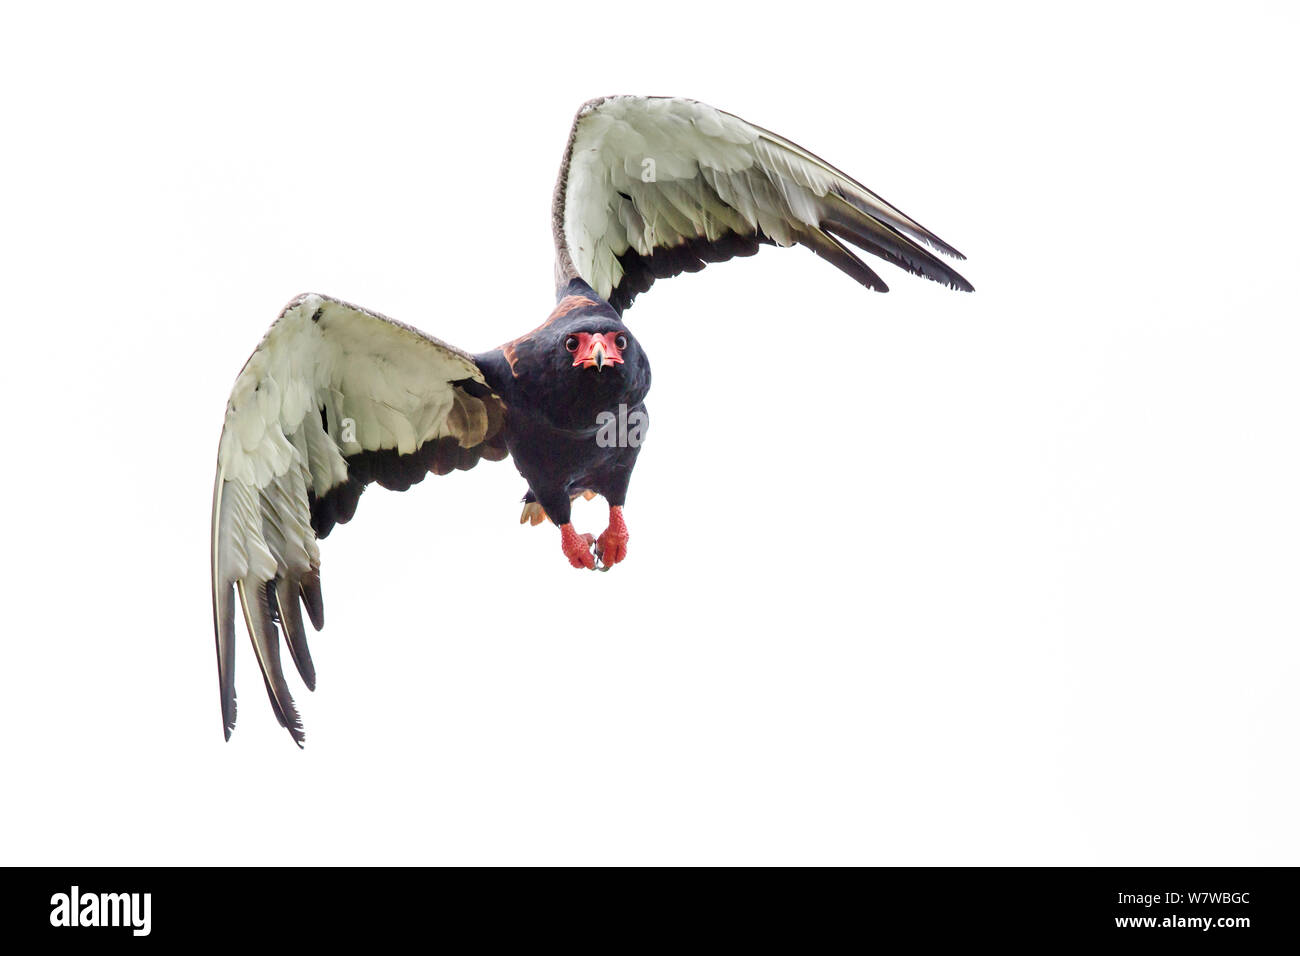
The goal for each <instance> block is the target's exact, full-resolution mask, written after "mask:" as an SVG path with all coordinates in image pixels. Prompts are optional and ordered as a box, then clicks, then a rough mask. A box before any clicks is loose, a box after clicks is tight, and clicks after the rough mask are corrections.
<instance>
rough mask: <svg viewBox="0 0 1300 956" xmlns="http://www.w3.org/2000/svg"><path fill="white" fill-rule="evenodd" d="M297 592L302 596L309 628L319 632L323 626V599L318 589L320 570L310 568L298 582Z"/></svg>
mask: <svg viewBox="0 0 1300 956" xmlns="http://www.w3.org/2000/svg"><path fill="white" fill-rule="evenodd" d="M298 592H299V593H300V594H301V595H302V603H303V606H304V607H306V608H307V617H309V618H310V619H311V626H312V627H314V628H315V629H316V630H318V631H319V630H320V629H321V628H323V627H324V626H325V598H324V595H322V594H321V589H320V569H319V568H312V569H311V571H309V572H308V573H307V574H304V575H303V576H302V578H301V580H299V581H298Z"/></svg>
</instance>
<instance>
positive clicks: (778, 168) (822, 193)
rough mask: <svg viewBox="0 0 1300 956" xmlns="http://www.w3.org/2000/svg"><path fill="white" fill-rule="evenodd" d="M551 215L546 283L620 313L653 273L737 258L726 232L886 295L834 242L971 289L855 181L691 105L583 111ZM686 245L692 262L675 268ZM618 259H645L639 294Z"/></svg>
mask: <svg viewBox="0 0 1300 956" xmlns="http://www.w3.org/2000/svg"><path fill="white" fill-rule="evenodd" d="M554 218H555V238H556V260H557V261H556V278H557V284H558V285H560V286H563V285H564V284H565V283H566V282H567V281H568V280H569V279H572V278H581V279H583V280H585V281H586V282H587V283H588V284H589V285H590V286H591V287H592V288H593V289H594V290H595V291H596V293H597V294H599V295H600V296H602V297H604V298H606V299H609V300H610V301H611V302H613V303H614V304H615V305H616V307H619V308H624V307H626V305H628V304H629V303H630V301H631V298H632V297H634V296H635V295H636V294H637V292H639V291H643V288H645V287H648V285H649V282H653V280H654V276H658V277H660V278H662V277H663V276H664V275H667V274H676V272H679V271H682V270H683V268H685V269H698V268H702V267H703V262H708V261H720V259H721V258H729V257H730V256H731V255H737V254H747V253H745V252H736V251H729V249H728V248H727V247H725V245H723V244H722V241H723V240H724V239H725V238H726V237H728V236H732V237H743V238H746V239H754V240H757V241H760V242H767V243H771V244H775V245H778V246H790V245H794V244H795V243H801V244H804V245H807V246H809V247H810V248H812V249H813V251H815V252H817V253H818V254H819V255H822V256H824V257H825V258H827V259H829V260H830V261H831V262H832V263H833V264H834V265H836V266H838V267H839V268H841V269H842V270H843V271H845V272H847V273H849V274H850V275H852V276H853V277H854V278H856V279H857V280H858V281H859V282H862V283H863V284H864V285H868V286H870V287H872V288H876V289H879V290H881V291H885V290H886V286H885V284H884V283H883V282H882V281H880V279H879V277H878V276H876V275H875V274H874V273H873V272H872V271H871V270H870V269H869V268H867V267H866V265H865V264H864V263H862V262H861V261H860V260H858V259H857V258H856V257H855V256H853V254H852V253H851V252H850V251H849V250H848V249H847V248H845V247H844V246H843V245H842V244H841V243H840V242H839V241H838V239H836V238H835V236H839V237H841V238H845V239H848V241H850V242H853V243H854V244H855V245H858V246H860V247H861V248H864V249H866V250H867V251H868V252H871V253H873V254H876V255H880V256H882V257H883V258H886V259H889V260H890V261H891V262H894V263H895V264H896V265H899V266H901V267H903V268H905V269H908V270H909V271H911V272H914V273H916V274H919V275H925V276H927V277H928V278H932V279H936V280H937V281H941V282H944V283H946V284H948V285H950V286H952V287H954V288H959V289H969V288H970V284H969V283H968V282H967V281H966V280H965V279H964V278H962V277H961V276H960V275H959V274H957V273H956V272H955V271H954V270H952V269H951V268H950V267H949V266H947V265H946V264H945V263H943V262H942V261H941V260H939V259H938V258H936V257H935V256H933V255H932V254H931V253H930V252H929V251H928V250H927V249H924V248H923V247H922V246H921V245H920V243H925V244H927V245H929V246H931V247H933V248H935V249H938V250H939V251H941V252H943V253H945V254H947V255H951V256H954V257H956V258H961V254H960V253H958V252H957V251H956V250H955V249H953V248H952V247H951V246H949V245H948V244H946V243H944V242H943V240H941V239H939V238H938V237H937V236H935V235H933V234H932V233H930V232H929V231H928V230H926V229H925V228H924V227H922V226H921V225H919V224H918V223H917V222H915V221H914V220H912V219H910V218H908V217H907V216H905V215H904V214H903V213H901V212H899V211H898V210H897V209H895V208H894V207H893V206H890V205H889V204H888V203H886V202H884V200H882V199H880V198H879V197H878V196H876V195H875V194H874V193H872V192H870V191H869V190H868V189H866V188H865V187H864V186H862V185H861V184H860V183H858V182H856V181H854V180H853V179H851V178H849V177H848V176H846V175H845V174H844V173H842V172H840V171H839V170H838V169H836V168H835V167H833V166H831V165H830V164H828V163H826V162H825V161H824V160H821V159H819V158H818V157H816V156H814V155H813V154H812V153H810V152H808V151H807V150H805V149H803V148H802V147H800V146H798V145H796V144H794V143H792V142H790V141H789V140H786V139H784V138H783V137H780V136H778V135H776V134H775V133H772V132H769V131H768V130H765V129H762V128H761V127H758V126H754V125H753V124H751V123H748V122H746V121H745V120H742V119H740V118H739V117H737V116H733V115H731V114H730V113H724V112H722V111H721V110H717V109H714V108H713V107H711V106H708V105H706V104H704V103H699V102H696V101H694V100H688V99H681V98H675V97H644V96H613V97H606V98H603V99H598V100H592V101H591V102H589V103H587V104H585V105H584V106H583V107H582V109H581V110H579V112H578V115H577V117H576V118H575V120H574V125H573V130H572V132H571V134H570V139H569V149H568V151H567V153H566V155H565V161H564V164H563V165H562V167H561V172H560V181H559V183H558V184H557V187H556V198H555V216H554ZM701 242H703V243H704V246H700V245H698V244H699V243H701ZM690 243H695V244H696V245H695V246H693V247H692V250H691V253H692V254H693V253H696V252H698V253H699V255H700V258H694V257H690V258H687V256H688V254H687V253H686V251H685V249H684V247H686V246H687V244H690ZM713 243H718V247H717V248H715V249H709V248H707V247H708V246H709V244H713ZM733 248H734V247H733ZM665 250H678V253H679V254H678V255H677V256H676V257H674V256H672V255H671V254H665ZM701 250H702V251H701ZM748 251H751V252H752V251H753V249H752V248H749V250H748ZM629 254H631V255H632V256H633V257H640V258H644V259H646V260H647V261H648V266H647V270H646V273H645V274H644V275H642V276H640V277H639V281H640V282H641V285H642V288H636V289H620V286H621V284H622V283H623V282H624V279H625V272H626V269H625V265H624V257H625V256H627V255H629ZM656 256H657V257H658V258H655V257H656ZM665 260H668V261H665ZM683 263H687V264H685V265H683ZM652 274H653V275H652Z"/></svg>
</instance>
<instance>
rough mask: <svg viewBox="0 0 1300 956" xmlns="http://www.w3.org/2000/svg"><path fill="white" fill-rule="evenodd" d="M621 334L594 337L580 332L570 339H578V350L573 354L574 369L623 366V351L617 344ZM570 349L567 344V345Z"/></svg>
mask: <svg viewBox="0 0 1300 956" xmlns="http://www.w3.org/2000/svg"><path fill="white" fill-rule="evenodd" d="M620 335H622V333H621V332H605V333H597V334H595V335H593V334H592V333H590V332H578V333H575V334H574V335H572V336H570V337H569V339H570V340H572V339H577V340H578V344H577V348H574V349H570V351H571V352H573V367H574V368H577V367H578V366H582V367H583V368H597V369H599V368H604V367H605V366H606V365H622V364H623V350H622V349H620V348H619V347H618V345H617V344H616V343H617V341H618V337H619V336H620ZM565 347H566V348H568V345H567V342H566V345H565Z"/></svg>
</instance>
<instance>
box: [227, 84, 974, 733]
mask: <svg viewBox="0 0 1300 956" xmlns="http://www.w3.org/2000/svg"><path fill="white" fill-rule="evenodd" d="M552 216H553V229H554V236H555V260H556V261H555V280H556V290H557V299H558V302H557V304H556V306H555V308H554V310H553V311H552V312H551V314H550V315H549V316H548V317H547V318H546V321H545V322H543V323H542V324H541V325H540V326H538V327H537V328H535V329H533V331H531V332H528V333H527V334H525V335H523V336H521V337H519V338H517V339H514V340H513V341H511V342H508V343H506V344H505V345H502V346H500V347H499V348H495V349H491V350H489V351H487V352H483V353H480V354H478V355H471V354H469V353H467V352H463V351H461V350H460V349H458V348H455V347H454V346H451V345H448V344H446V343H445V342H440V341H439V340H438V339H435V338H433V337H431V336H428V335H425V334H424V333H423V332H421V331H419V330H418V329H414V328H412V327H410V326H408V325H403V324H401V323H400V322H395V321H393V320H391V319H388V318H385V317H384V316H381V315H379V314H377V313H374V312H370V311H367V310H366V309H362V308H359V307H357V306H354V305H349V304H347V303H346V302H341V301H339V300H338V299H332V298H329V297H328V296H323V295H301V296H299V297H298V298H296V299H294V300H293V301H292V302H290V303H289V304H288V306H286V307H285V309H284V311H283V312H282V313H281V314H280V316H279V318H277V319H276V321H275V323H274V324H273V325H272V326H271V328H270V330H269V331H268V332H267V333H266V336H265V338H263V340H262V342H261V344H260V345H259V346H258V347H257V349H256V351H254V352H253V354H252V356H251V357H250V358H249V360H248V362H247V364H246V365H245V366H244V368H243V370H242V371H241V372H240V373H239V377H238V378H237V379H236V380H235V385H234V389H233V391H232V393H231V396H230V402H229V404H228V406H227V408H226V418H225V426H224V428H223V429H222V433H221V444H220V450H219V452H218V455H217V477H216V487H215V489H214V490H213V495H212V608H213V617H214V619H215V627H216V643H217V667H218V679H219V683H220V692H221V715H222V722H223V726H224V729H225V734H226V738H227V739H229V738H230V732H231V730H232V728H233V727H234V724H235V686H234V656H235V605H236V600H238V603H239V606H240V608H241V609H242V613H243V618H244V622H245V624H246V625H247V628H248V632H249V634H250V636H251V638H252V644H253V650H254V653H255V655H256V657H257V663H258V666H259V667H260V668H261V671H262V677H263V678H264V680H265V682H266V688H267V692H268V694H269V695H270V699H271V706H272V708H273V709H274V711H275V715H276V717H277V718H278V719H279V721H280V723H281V724H283V725H284V726H285V727H286V728H287V729H288V730H289V733H290V734H291V735H292V736H293V739H294V740H295V741H296V742H297V743H298V744H299V746H301V745H302V743H303V739H304V738H303V729H302V722H301V720H300V719H299V716H298V712H297V710H296V709H295V707H294V703H293V699H292V697H291V696H290V694H289V687H288V684H287V682H286V680H285V675H284V669H283V667H282V663H281V658H280V637H281V635H283V638H284V641H285V644H286V646H287V647H288V649H289V655H290V657H292V659H293V662H294V665H295V666H296V667H297V669H298V673H299V674H300V675H301V676H302V679H303V682H304V683H305V684H306V685H307V687H308V688H314V686H315V682H316V678H315V671H314V669H313V667H312V661H311V654H310V653H309V651H308V648H307V637H306V631H305V628H304V626H303V614H302V610H303V608H305V609H306V612H307V617H308V619H309V620H310V621H311V623H312V626H313V627H314V628H316V629H317V630H319V629H320V628H321V626H322V624H323V622H324V609H323V605H322V601H321V585H320V571H319V568H320V551H319V548H318V546H317V542H318V540H319V539H320V538H324V537H325V536H326V535H328V534H329V532H330V531H331V530H332V529H333V527H334V525H335V524H339V523H343V522H346V521H349V520H350V519H351V518H352V515H353V513H354V512H355V510H356V507H357V499H358V498H359V497H360V496H361V493H362V491H364V490H365V488H366V486H367V485H368V484H370V483H371V482H375V483H378V484H379V485H381V486H383V487H385V488H390V489H394V490H398V491H402V490H405V489H407V488H409V487H410V486H411V485H413V484H415V483H417V482H419V481H422V480H423V479H424V476H425V474H426V473H428V472H432V473H433V474H435V475H443V474H447V473H448V472H450V471H452V470H453V469H462V470H463V469H469V468H473V467H474V466H475V465H476V464H477V463H478V462H479V460H480V459H487V460H489V461H500V460H501V459H503V458H505V457H506V456H507V455H509V456H511V457H513V458H514V462H515V466H516V467H517V468H518V470H519V472H520V474H522V475H523V477H524V479H525V480H526V481H527V483H528V491H527V494H526V495H525V498H524V513H523V517H522V518H521V521H526V522H531V523H532V524H538V523H540V522H541V521H542V520H543V519H544V518H546V519H550V520H551V521H552V522H554V523H555V525H557V526H558V528H559V531H560V546H561V548H562V550H563V552H564V556H565V558H566V559H567V560H568V561H569V563H570V564H572V565H573V566H574V567H575V568H597V567H599V568H601V569H608V568H610V567H612V566H613V565H614V564H617V563H618V562H620V561H622V560H623V559H624V558H625V557H626V556H627V547H628V532H627V525H626V523H625V522H624V519H623V512H622V509H623V503H624V501H625V499H626V497H627V489H628V480H629V479H630V478H631V475H632V468H633V466H634V465H635V464H636V458H637V453H638V452H639V450H640V447H639V446H640V442H639V440H629V437H630V438H631V439H639V437H640V435H641V433H643V431H644V426H645V422H646V419H645V406H644V404H643V403H644V401H645V397H646V393H647V392H648V391H649V389H650V364H649V362H648V360H647V358H646V355H645V353H644V351H642V349H641V346H640V345H639V344H638V343H637V340H636V338H635V337H634V336H633V335H632V333H631V331H629V329H628V328H627V326H626V325H624V324H623V318H622V317H623V313H624V312H625V311H626V310H627V308H628V306H630V305H631V304H632V301H633V300H634V299H635V298H636V297H637V295H639V294H640V293H642V292H645V291H646V290H647V289H649V288H650V286H651V285H652V284H653V283H654V282H655V280H656V279H664V278H668V277H670V276H675V275H678V274H679V273H682V272H698V271H700V270H701V269H703V268H704V266H705V265H706V264H707V263H710V262H722V261H725V260H727V259H730V258H732V257H733V256H748V255H752V254H754V253H755V252H757V251H758V249H759V247H760V246H763V245H774V246H792V245H802V246H807V247H808V248H809V249H811V250H812V251H813V252H815V253H816V254H817V255H819V256H821V257H822V258H824V259H826V260H828V261H829V262H831V263H832V264H833V265H834V266H836V267H837V268H838V269H840V270H841V271H843V272H845V273H847V274H848V275H850V276H851V277H853V278H854V279H856V280H857V281H858V282H859V283H861V284H862V285H864V286H866V287H867V288H868V289H873V290H875V291H877V292H885V291H887V287H886V285H885V283H884V281H882V280H881V278H880V277H879V276H878V275H877V274H876V273H875V272H874V271H873V270H872V269H871V268H870V267H869V266H868V265H867V264H866V263H864V262H862V261H861V260H860V259H859V258H858V257H857V256H856V255H854V253H853V252H852V251H851V250H850V248H849V246H850V245H852V246H856V247H858V248H859V249H862V250H865V251H866V252H868V253H871V254H872V255H875V256H878V257H879V258H881V259H885V260H887V261H888V262H891V263H893V264H894V265H896V266H899V267H900V268H902V269H905V270H906V271H908V272H911V273H914V274H916V275H920V276H925V277H926V278H928V279H933V280H935V281H937V282H942V283H944V284H946V285H948V286H950V287H951V288H954V289H961V290H965V291H970V290H971V288H972V287H971V285H970V283H969V282H967V281H966V280H965V279H964V278H962V276H961V275H959V274H958V273H957V272H956V271H955V270H954V269H952V268H951V267H950V266H948V265H947V264H946V263H945V262H944V261H943V260H942V259H940V258H938V257H937V256H936V255H934V253H933V252H932V251H931V250H935V251H938V252H940V253H944V254H946V255H948V256H951V257H954V258H958V259H960V258H963V257H962V255H961V254H960V253H959V252H957V250H956V249H954V248H953V247H952V246H950V245H948V244H947V243H945V242H944V241H943V240H941V239H940V238H938V237H937V236H935V235H934V234H933V233H931V232H930V231H929V230H927V229H925V228H924V227H922V226H921V225H919V224H918V223H917V222H916V221H915V220H912V219H910V218H908V217H907V216H905V215H903V213H901V212H899V211H898V210H897V209H895V208H894V207H893V206H891V205H889V204H888V203H887V202H885V201H884V200H883V199H881V198H880V197H879V196H877V195H876V194H875V193H873V192H871V191H870V190H868V189H867V188H866V187H864V186H862V185H861V184H860V183H858V182H856V181H854V180H853V179H851V178H849V177H848V176H847V175H845V174H844V173H842V172H840V171H839V170H838V169H836V168H835V167H833V166H831V165H830V164H829V163H827V162H825V161H824V160H822V159H820V158H818V157H817V156H815V155H813V154H812V153H810V152H808V151H807V150H806V149H803V148H802V147H800V146H797V145H795V144H794V143H792V142H790V141H789V140H787V139H784V138H782V137H781V136H778V135H776V134H775V133H772V132H769V131H768V130H765V129H762V128H761V127H758V126H754V125H753V124H751V123H747V122H745V121H744V120H742V119H740V118H739V117H737V116H733V115H731V114H730V113H724V112H722V111H721V110H717V109H714V108H712V107H710V106H706V105H705V104H703V103H698V102H695V101H694V100H688V99H680V98H671V97H645V96H611V97H604V98H601V99H596V100H592V101H590V102H588V103H586V104H584V105H583V106H582V108H581V109H580V110H579V111H578V114H577V116H576V118H575V120H574V123H573V129H572V131H571V132H570V134H569V140H568V144H567V146H566V147H565V151H564V157H563V160H562V161H561V164H560V175H559V181H558V183H557V185H556V189H555V198H554V205H553V214H552ZM612 416H619V419H618V420H619V422H620V425H621V426H624V431H623V433H621V434H620V435H619V438H620V439H622V440H610V437H611V433H612V432H613V431H615V430H614V429H611V428H607V427H606V426H607V425H609V424H610V422H611V418H612ZM629 422H631V423H632V424H633V426H634V428H633V429H631V430H629V429H627V428H626V425H627V423H629ZM602 438H603V439H604V440H602ZM579 494H583V495H586V496H588V497H590V496H592V495H601V496H602V497H604V498H605V500H606V502H607V503H608V505H609V525H608V527H607V528H606V529H605V530H604V532H603V533H602V534H601V535H600V536H599V537H596V538H593V536H592V535H590V534H580V533H579V532H578V531H576V530H575V529H574V527H573V525H572V524H571V523H570V520H569V506H570V501H571V500H572V499H573V498H574V497H576V496H577V495H579Z"/></svg>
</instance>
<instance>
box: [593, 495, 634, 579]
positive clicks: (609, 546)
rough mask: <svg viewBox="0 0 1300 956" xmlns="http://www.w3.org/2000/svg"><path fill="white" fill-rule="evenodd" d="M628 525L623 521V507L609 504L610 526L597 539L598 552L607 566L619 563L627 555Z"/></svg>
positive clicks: (601, 560)
mask: <svg viewBox="0 0 1300 956" xmlns="http://www.w3.org/2000/svg"><path fill="white" fill-rule="evenodd" d="M627 539H628V533H627V525H626V524H624V523H623V509H622V507H620V506H619V505H610V506H609V527H608V528H606V529H605V533H604V534H602V535H601V536H600V537H599V538H597V539H596V554H598V555H599V556H600V562H601V564H603V565H605V567H607V568H608V567H610V566H611V565H615V564H618V563H619V562H620V561H622V560H623V559H624V558H626V557H627Z"/></svg>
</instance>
